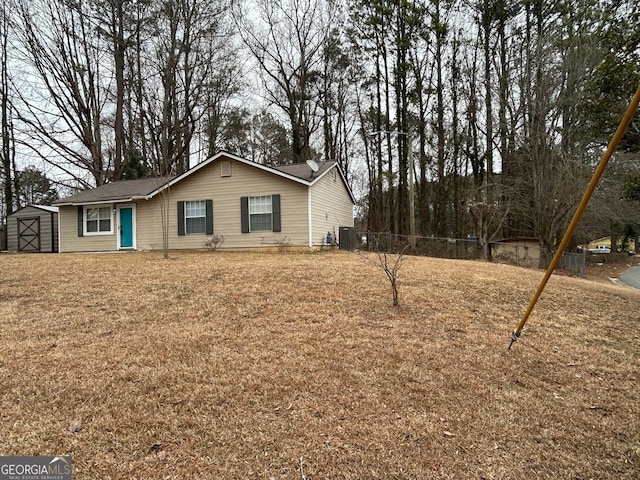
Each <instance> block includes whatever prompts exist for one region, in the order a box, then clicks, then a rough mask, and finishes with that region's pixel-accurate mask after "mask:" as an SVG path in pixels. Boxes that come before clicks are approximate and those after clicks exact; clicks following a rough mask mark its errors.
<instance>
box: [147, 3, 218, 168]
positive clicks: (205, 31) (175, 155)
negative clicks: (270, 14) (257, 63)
mask: <svg viewBox="0 0 640 480" xmlns="http://www.w3.org/2000/svg"><path fill="white" fill-rule="evenodd" d="M226 11H227V4H226V2H223V3H221V4H219V5H218V6H217V7H216V8H211V7H210V6H208V5H205V4H203V3H202V2H200V1H199V0H184V1H180V2H174V1H171V0H164V1H163V2H161V3H160V4H159V5H158V9H157V10H156V11H155V12H154V16H153V18H154V22H155V23H154V24H153V31H154V32H156V33H155V35H153V36H152V37H151V38H150V40H149V47H145V49H144V51H142V52H140V58H141V60H140V62H141V63H142V66H141V68H140V75H141V76H142V77H140V78H138V79H137V81H138V82H139V83H140V105H141V107H140V110H141V111H140V115H141V117H142V122H143V124H144V126H145V127H144V130H145V131H146V133H147V135H148V139H149V144H148V145H149V148H148V150H147V154H148V155H149V156H150V157H151V158H152V159H153V163H154V166H155V169H156V171H157V172H158V174H159V175H168V174H169V173H170V172H173V173H175V174H180V173H183V172H184V171H186V170H187V169H188V168H189V162H190V157H191V154H192V153H193V151H192V144H193V138H194V134H195V132H196V129H197V127H198V123H199V122H200V120H201V119H202V118H203V115H204V113H205V108H203V104H205V105H206V102H205V98H206V93H207V87H208V85H210V83H209V82H210V81H211V79H212V75H213V72H214V71H215V70H214V68H215V67H216V66H217V65H218V63H219V57H218V54H220V53H221V45H223V43H224V42H225V41H226V37H225V36H224V35H223V33H224V32H223V31H222V30H221V25H222V24H221V22H222V20H223V18H224V14H225V12H226Z"/></svg>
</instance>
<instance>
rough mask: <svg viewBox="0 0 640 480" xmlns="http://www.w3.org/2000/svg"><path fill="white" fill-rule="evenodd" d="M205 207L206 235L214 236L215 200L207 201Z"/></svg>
mask: <svg viewBox="0 0 640 480" xmlns="http://www.w3.org/2000/svg"><path fill="white" fill-rule="evenodd" d="M205 205H206V217H205V220H204V224H205V235H213V200H205Z"/></svg>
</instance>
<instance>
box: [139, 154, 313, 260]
mask: <svg viewBox="0 0 640 480" xmlns="http://www.w3.org/2000/svg"><path fill="white" fill-rule="evenodd" d="M223 161H227V159H226V158H225V159H223V160H221V161H218V162H213V163H211V164H209V165H207V166H205V167H203V168H202V169H201V170H200V171H198V172H195V173H194V174H192V175H190V176H189V177H187V178H185V179H184V180H182V181H180V182H178V183H177V184H176V185H174V186H173V187H171V188H170V190H169V192H168V194H167V195H166V197H165V198H166V199H168V206H169V207H168V208H169V210H168V212H169V248H170V249H191V248H204V247H205V241H206V239H207V238H208V237H209V236H208V235H205V234H196V235H183V236H180V235H178V224H177V221H178V218H177V211H178V209H177V203H178V202H179V201H190V200H208V199H210V200H213V231H214V233H216V234H222V235H223V236H224V243H223V244H222V246H221V247H220V248H253V247H268V246H277V245H278V244H280V243H281V242H282V241H283V240H284V239H285V237H286V241H287V242H288V243H290V244H291V245H293V246H297V245H307V244H308V217H307V187H306V186H304V185H301V184H298V183H296V182H294V181H291V180H288V179H286V178H282V177H279V176H277V175H274V174H271V173H269V172H265V171H263V170H261V169H259V168H256V167H253V166H250V165H246V164H243V163H241V162H237V161H235V160H231V175H230V176H224V177H223V176H221V170H220V168H221V164H222V162H223ZM276 194H279V195H280V202H281V205H280V208H281V223H282V231H280V232H252V233H242V232H241V224H240V221H241V219H240V198H241V197H252V196H260V195H276ZM161 201H162V195H157V196H156V197H155V198H153V199H151V200H148V201H139V202H137V212H136V217H137V246H138V249H142V250H158V249H161V248H162V216H161V208H160V207H161Z"/></svg>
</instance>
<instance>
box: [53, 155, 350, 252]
mask: <svg viewBox="0 0 640 480" xmlns="http://www.w3.org/2000/svg"><path fill="white" fill-rule="evenodd" d="M354 203H355V201H354V197H353V194H352V193H351V190H350V189H349V187H348V185H347V183H346V181H345V178H344V175H343V174H342V172H341V170H340V168H339V166H338V164H337V163H336V162H326V163H323V164H321V165H320V167H319V169H318V170H317V172H313V171H312V169H311V168H310V167H309V165H307V164H295V165H286V166H279V167H268V166H266V165H262V164H258V163H255V162H252V161H249V160H246V159H244V158H241V157H238V156H236V155H233V154H230V153H227V152H221V153H218V154H216V155H214V156H213V157H211V158H209V159H208V160H205V161H204V162H202V163H200V164H198V165H196V166H195V167H193V168H192V169H190V170H189V171H187V172H185V173H184V174H182V175H179V176H177V177H175V178H172V179H167V178H151V179H142V180H129V181H121V182H114V183H110V184H106V185H102V186H100V187H97V188H94V189H91V190H85V191H83V192H80V193H78V194H75V195H72V196H70V197H67V198H63V199H60V200H58V201H57V202H55V204H56V205H57V206H58V207H59V221H60V241H59V242H60V251H61V252H80V251H114V250H159V249H162V248H163V228H162V225H163V213H166V216H165V219H166V222H167V225H168V230H167V232H168V248H170V249H196V248H205V244H206V242H207V240H208V239H209V238H210V237H211V236H212V235H214V234H216V235H222V236H224V243H223V244H222V245H221V247H220V248H259V247H274V246H279V245H290V246H293V247H308V248H313V247H316V246H321V245H326V244H327V236H328V235H327V234H328V233H330V234H331V237H332V238H333V239H335V240H336V241H337V240H338V239H337V238H336V237H337V236H338V233H339V229H340V227H353V206H354Z"/></svg>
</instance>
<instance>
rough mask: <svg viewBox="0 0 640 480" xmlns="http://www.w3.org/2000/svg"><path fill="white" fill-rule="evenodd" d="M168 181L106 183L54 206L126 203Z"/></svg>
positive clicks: (156, 179) (61, 200)
mask: <svg viewBox="0 0 640 480" xmlns="http://www.w3.org/2000/svg"><path fill="white" fill-rule="evenodd" d="M168 180H169V177H158V178H143V179H140V180H123V181H120V182H113V183H107V184H105V185H101V186H99V187H96V188H92V189H89V190H84V191H82V192H79V193H76V194H75V195H71V196H69V197H66V198H61V199H60V200H57V201H55V202H53V203H54V205H68V204H82V203H99V202H113V201H119V200H120V201H127V200H129V199H131V198H134V197H144V196H146V195H149V194H150V193H151V192H153V191H155V190H157V189H158V188H160V187H161V186H162V185H164V184H165V183H166V182H167V181H168Z"/></svg>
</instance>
